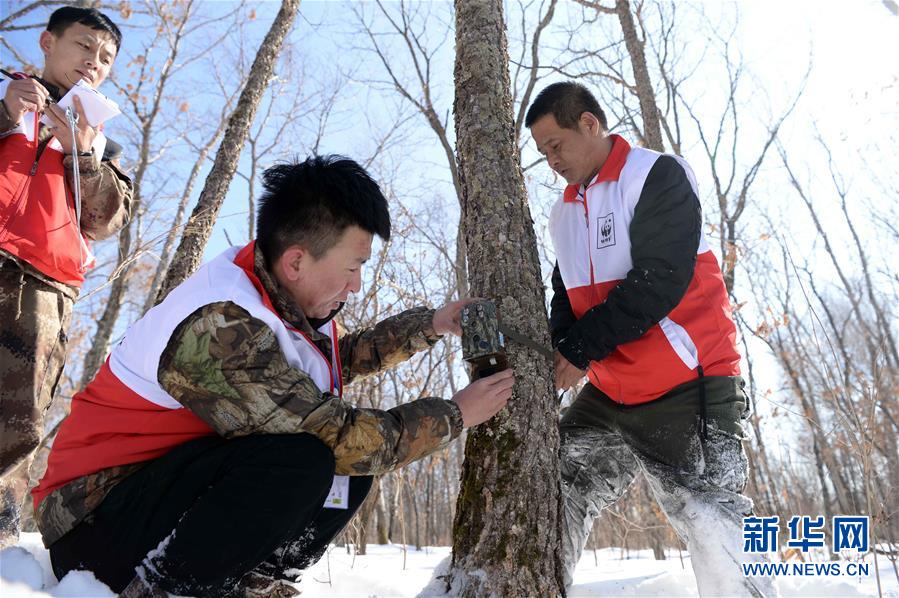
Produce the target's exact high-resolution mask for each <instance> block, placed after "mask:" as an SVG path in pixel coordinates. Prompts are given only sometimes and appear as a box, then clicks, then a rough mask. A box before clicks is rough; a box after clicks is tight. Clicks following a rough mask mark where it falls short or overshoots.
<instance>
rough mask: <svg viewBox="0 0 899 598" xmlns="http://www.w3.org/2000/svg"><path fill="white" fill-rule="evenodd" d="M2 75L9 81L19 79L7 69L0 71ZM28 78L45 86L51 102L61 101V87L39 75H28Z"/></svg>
mask: <svg viewBox="0 0 899 598" xmlns="http://www.w3.org/2000/svg"><path fill="white" fill-rule="evenodd" d="M0 74H2V75H3V76H4V77H6V78H7V79H17V78H18V77H16V76H15V75H13V74H12V73H10V72H9V71H7V70H5V69H0ZM28 76H29V78H31V79H34V80H35V81H37V82H38V83H40V84H41V85H43V86H44V89H46V90H47V93H49V94H50V97H49V98H48V100H49V101H52V102H58V101H59V99H60V95H59V87H57V86H56V85H53V84H52V83H49V82H47V81H45V80H43V79H41V78H40V77H38V76H37V75H28Z"/></svg>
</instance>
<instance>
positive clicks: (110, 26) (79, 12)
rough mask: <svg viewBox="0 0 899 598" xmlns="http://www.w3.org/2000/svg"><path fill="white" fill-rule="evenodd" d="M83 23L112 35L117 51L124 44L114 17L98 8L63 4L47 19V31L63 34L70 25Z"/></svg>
mask: <svg viewBox="0 0 899 598" xmlns="http://www.w3.org/2000/svg"><path fill="white" fill-rule="evenodd" d="M75 23H81V24H82V25H86V26H87V27H90V28H91V29H96V30H97V31H105V32H106V33H108V34H109V35H111V36H112V41H114V42H115V49H116V52H118V51H119V48H120V47H121V45H122V32H121V31H119V28H118V27H116V24H115V23H113V22H112V19H110V18H109V17H107V16H106V15H104V14H103V13H102V12H100V11H99V10H97V9H96V8H80V7H78V6H63V7H62V8H58V9H56V10H55V11H53V14H52V15H50V20H49V21H47V31H49V32H50V33H53V34H54V35H62V34H63V33H65V30H66V29H68V28H69V26H71V25H73V24H75Z"/></svg>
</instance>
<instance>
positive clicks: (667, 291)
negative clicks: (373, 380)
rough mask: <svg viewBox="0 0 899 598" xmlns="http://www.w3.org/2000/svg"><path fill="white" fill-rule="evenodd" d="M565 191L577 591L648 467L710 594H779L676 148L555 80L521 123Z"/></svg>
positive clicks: (559, 315) (570, 567) (570, 561)
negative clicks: (595, 542)
mask: <svg viewBox="0 0 899 598" xmlns="http://www.w3.org/2000/svg"><path fill="white" fill-rule="evenodd" d="M525 124H526V126H527V127H528V128H529V129H530V130H531V134H532V136H533V138H534V141H535V142H536V144H537V149H538V151H540V153H541V154H543V155H545V156H546V159H547V162H548V163H549V166H550V167H551V168H552V169H553V171H555V172H556V173H558V174H559V175H560V176H562V178H564V179H565V181H566V182H567V183H568V186H567V187H566V188H565V192H564V194H563V196H562V198H560V199H559V200H558V201H557V202H556V204H555V205H554V206H553V209H552V212H551V214H550V222H549V228H550V235H551V237H552V241H553V244H554V246H555V250H556V257H557V260H558V261H557V263H556V267H555V269H554V271H553V277H552V283H553V298H552V303H551V315H550V328H551V332H552V339H553V345H554V347H555V348H556V354H555V372H556V385H557V387H559V388H563V389H567V388H570V387H571V386H573V385H574V384H576V383H577V382H578V381H579V380H580V379H581V378H582V377H583V376H585V375H586V376H587V378H588V382H587V384H586V385H585V386H584V388H583V390H582V391H581V392H580V394H579V395H578V396H577V398H576V399H575V401H574V403H573V404H572V405H571V407H570V408H569V409H568V411H567V412H566V414H565V416H564V417H563V418H562V421H561V424H560V428H561V429H560V435H561V443H562V449H561V456H562V468H561V469H562V487H563V493H564V515H563V517H564V540H563V541H564V546H563V554H564V560H565V567H566V586H569V585H571V582H572V576H573V573H574V569H575V566H576V565H577V562H578V560H579V558H580V556H581V552H582V550H583V547H584V543H585V542H586V539H587V535H588V534H589V533H590V530H591V529H592V528H593V522H594V520H595V518H596V517H597V516H599V513H600V512H601V511H602V509H603V508H604V507H607V506H609V505H611V504H612V503H614V502H615V501H616V500H618V499H619V498H620V497H621V496H622V495H623V494H624V492H625V490H626V489H627V487H628V486H629V485H630V483H631V481H632V480H633V479H634V476H635V474H636V473H637V472H638V471H643V472H644V474H645V475H646V478H647V480H648V481H649V484H650V487H651V488H652V491H653V494H654V495H655V497H656V500H658V501H659V504H660V505H661V506H662V508H663V509H664V511H665V513H666V515H667V516H668V520H669V521H670V522H671V524H672V525H673V526H674V528H675V530H676V531H677V533H678V534H679V535H680V537H681V538H682V539H683V540H684V542H685V543H686V545H687V548H688V549H689V551H690V556H691V559H692V562H693V570H694V572H695V574H696V579H697V584H698V586H699V592H700V594H702V595H705V596H719V595H749V596H768V595H774V590H773V587H772V585H771V583H770V581H769V580H768V579H766V578H744V577H743V576H742V571H741V568H740V562H741V561H749V560H753V559H752V558H749V557H748V556H747V557H744V556H743V555H742V554H741V550H742V518H743V517H744V516H746V515H749V514H750V513H751V510H752V501H751V500H750V499H749V498H747V497H746V496H744V495H743V494H742V491H743V488H744V486H745V483H746V473H747V472H746V469H747V462H746V456H745V453H744V452H743V447H742V440H743V429H742V425H741V422H742V419H743V417H744V415H745V413H746V410H747V403H746V396H745V395H744V394H743V382H742V380H741V379H740V377H739V374H740V370H739V362H740V355H739V354H738V353H737V350H736V345H735V340H736V327H735V326H734V323H733V320H732V316H731V310H730V304H729V302H728V298H727V293H726V291H725V287H724V281H723V279H722V276H721V270H720V268H719V266H718V262H717V260H716V259H715V256H714V255H713V254H712V252H711V251H710V250H709V246H708V244H707V243H706V241H705V238H704V236H703V234H702V216H701V212H700V204H699V198H698V193H697V191H696V182H695V180H694V176H693V172H692V170H691V169H690V167H689V165H688V164H687V163H686V162H685V161H684V160H683V159H681V158H679V157H677V156H671V155H665V154H660V153H658V152H654V151H649V150H645V149H642V148H632V147H631V146H630V145H629V144H628V143H627V141H625V140H624V139H623V138H621V137H619V136H618V135H612V134H610V133H609V132H608V130H607V129H608V125H607V122H606V117H605V114H604V113H603V111H602V109H600V107H599V104H598V102H597V101H596V99H595V98H594V97H593V95H592V94H591V93H590V91H589V90H588V89H587V88H586V87H584V86H582V85H579V84H577V83H569V82H566V83H557V84H554V85H550V86H549V87H547V88H546V89H544V90H543V91H542V92H541V93H540V95H538V96H537V98H536V100H534V103H533V105H531V107H530V109H529V110H528V113H527V117H526V119H525Z"/></svg>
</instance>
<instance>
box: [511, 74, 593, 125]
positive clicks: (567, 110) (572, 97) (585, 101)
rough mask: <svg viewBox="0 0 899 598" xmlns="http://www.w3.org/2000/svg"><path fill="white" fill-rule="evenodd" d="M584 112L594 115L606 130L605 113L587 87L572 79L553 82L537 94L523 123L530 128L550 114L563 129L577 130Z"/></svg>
mask: <svg viewBox="0 0 899 598" xmlns="http://www.w3.org/2000/svg"><path fill="white" fill-rule="evenodd" d="M584 112H589V113H590V114H592V115H593V116H595V117H596V118H597V120H599V123H600V124H601V125H602V128H603V129H605V130H608V128H609V123H608V121H607V120H606V114H605V112H603V111H602V108H600V107H599V102H597V101H596V98H595V97H593V94H592V93H590V90H589V89H587V88H586V87H584V86H583V85H581V84H580V83H575V82H573V81H563V82H562V83H553V84H552V85H550V86H548V87H546V88H544V89H543V91H541V92H540V93H539V94H537V99H535V100H534V102H533V103H532V104H531V107H530V108H528V113H527V116H526V117H525V119H524V125H525V126H526V127H527V128H529V129H530V128H531V127H532V126H533V125H534V123H535V122H537V121H538V120H539V119H540V118H542V117H544V116H546V115H547V114H552V115H553V117H555V119H556V123H558V125H559V126H560V127H562V128H563V129H574V130H577V128H578V121H579V120H580V118H581V114H583V113H584Z"/></svg>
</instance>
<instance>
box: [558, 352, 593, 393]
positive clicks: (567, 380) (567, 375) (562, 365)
mask: <svg viewBox="0 0 899 598" xmlns="http://www.w3.org/2000/svg"><path fill="white" fill-rule="evenodd" d="M553 365H554V366H555V370H556V390H560V389H561V390H568V389H569V388H571V387H572V386H574V385H575V384H577V383H578V382H580V380H581V378H583V377H584V375H585V374H586V372H585V371H584V370H582V369H580V368H578V367H577V366H576V365H574V364H573V363H571V362H570V361H568V360H567V359H565V357H564V356H563V355H562V354H561V353H559V350H558V349H556V351H555V352H554V353H553Z"/></svg>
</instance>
